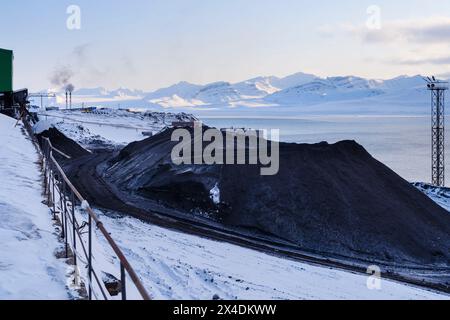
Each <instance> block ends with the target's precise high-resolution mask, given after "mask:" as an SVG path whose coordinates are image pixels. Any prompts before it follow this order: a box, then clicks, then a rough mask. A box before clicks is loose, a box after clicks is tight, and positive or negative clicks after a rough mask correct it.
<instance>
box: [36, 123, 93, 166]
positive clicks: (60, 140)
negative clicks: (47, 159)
mask: <svg viewBox="0 0 450 320" xmlns="http://www.w3.org/2000/svg"><path fill="white" fill-rule="evenodd" d="M37 138H38V140H39V143H40V144H41V146H42V138H48V139H50V141H51V143H52V145H53V147H55V148H56V149H58V150H59V151H61V152H63V153H64V154H66V155H68V156H69V157H71V158H72V159H75V158H80V157H83V156H86V155H89V154H90V153H89V152H88V151H87V150H86V149H84V148H83V147H81V146H80V145H79V144H78V143H76V142H75V141H73V140H72V139H69V138H68V137H66V136H65V135H64V134H63V133H61V132H60V131H59V130H58V129H56V128H53V127H52V128H49V129H48V130H46V131H43V132H42V133H40V134H38V135H37ZM54 156H55V157H59V158H60V155H58V154H57V153H55V154H54Z"/></svg>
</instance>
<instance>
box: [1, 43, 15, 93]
mask: <svg viewBox="0 0 450 320" xmlns="http://www.w3.org/2000/svg"><path fill="white" fill-rule="evenodd" d="M13 60H14V54H13V52H12V51H11V50H5V49H0V92H12V91H13Z"/></svg>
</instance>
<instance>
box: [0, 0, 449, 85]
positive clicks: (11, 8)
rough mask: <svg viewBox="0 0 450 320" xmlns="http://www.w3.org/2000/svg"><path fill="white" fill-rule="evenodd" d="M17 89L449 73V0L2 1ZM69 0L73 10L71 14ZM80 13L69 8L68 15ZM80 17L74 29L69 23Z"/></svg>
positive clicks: (4, 42) (1, 37)
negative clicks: (434, 2) (64, 82)
mask: <svg viewBox="0 0 450 320" xmlns="http://www.w3.org/2000/svg"><path fill="white" fill-rule="evenodd" d="M0 3H1V8H2V12H8V14H6V15H2V19H0V30H1V32H0V48H7V49H12V50H14V54H15V61H14V68H15V78H14V83H15V87H16V89H18V88H24V87H28V88H29V89H30V90H32V91H33V90H34V91H38V90H42V89H49V88H57V87H58V86H60V85H61V81H60V80H58V81H56V80H55V78H58V79H59V78H60V77H56V76H57V75H59V76H61V75H65V76H66V77H67V78H68V79H67V81H70V82H71V83H73V84H74V85H75V86H76V87H77V88H80V87H83V88H86V87H87V88H93V87H106V88H108V89H114V88H118V87H125V88H133V89H142V90H146V91H150V90H155V89H158V88H161V87H165V86H169V85H172V84H174V83H177V82H179V81H188V82H192V83H197V84H206V83H209V82H214V81H229V82H232V83H233V82H239V81H242V80H246V79H250V78H253V77H257V76H269V75H274V76H279V77H282V76H287V75H289V74H293V73H296V72H306V73H313V74H315V75H318V76H337V75H356V76H363V77H367V78H374V79H386V78H392V77H396V76H399V75H416V74H436V75H446V76H448V75H450V41H449V40H450V1H441V2H439V5H434V6H431V5H430V3H429V1H427V0H396V1H384V0H383V1H381V0H380V1H376V0H371V1H365V0H342V1H335V0H316V1H310V0H309V1H304V0H277V1H275V0H272V1H268V0H209V1H207V0H146V1H145V0H127V1H124V0H115V1H110V0H95V1H87V0H72V1H65V0H40V1H35V0H15V1H10V0H0ZM71 5H76V6H78V8H79V9H80V15H74V11H71V12H69V13H68V12H67V10H68V8H69V6H71ZM75 13H76V12H75ZM68 20H69V22H71V24H69V25H70V26H72V27H73V26H76V25H77V24H76V23H77V22H78V21H79V22H80V25H79V26H80V28H79V29H77V28H75V29H73V28H68V26H67V22H68Z"/></svg>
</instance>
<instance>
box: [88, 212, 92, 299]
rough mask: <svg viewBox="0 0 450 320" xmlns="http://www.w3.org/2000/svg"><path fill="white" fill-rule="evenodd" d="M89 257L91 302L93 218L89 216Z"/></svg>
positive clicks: (90, 292)
mask: <svg viewBox="0 0 450 320" xmlns="http://www.w3.org/2000/svg"><path fill="white" fill-rule="evenodd" d="M88 215H89V222H88V223H89V257H88V268H89V270H88V274H89V300H92V217H91V215H90V214H89V212H88Z"/></svg>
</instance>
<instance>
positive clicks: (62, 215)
mask: <svg viewBox="0 0 450 320" xmlns="http://www.w3.org/2000/svg"><path fill="white" fill-rule="evenodd" d="M58 178H60V179H59V180H60V181H59V183H58V187H59V188H58V189H59V209H60V210H59V212H60V214H61V238H63V239H64V238H65V237H66V230H65V229H64V214H63V198H62V180H63V179H62V177H60V175H59V176H58Z"/></svg>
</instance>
